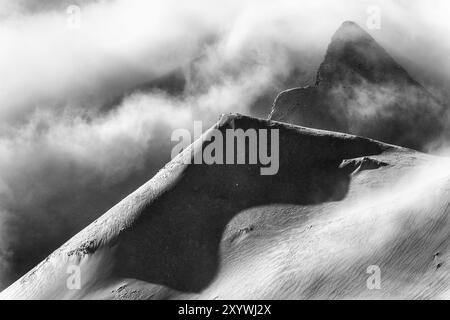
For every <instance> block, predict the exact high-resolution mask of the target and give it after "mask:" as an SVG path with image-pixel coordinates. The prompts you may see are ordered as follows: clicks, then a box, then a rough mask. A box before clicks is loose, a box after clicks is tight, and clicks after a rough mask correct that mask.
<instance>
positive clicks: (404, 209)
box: [0, 115, 450, 299]
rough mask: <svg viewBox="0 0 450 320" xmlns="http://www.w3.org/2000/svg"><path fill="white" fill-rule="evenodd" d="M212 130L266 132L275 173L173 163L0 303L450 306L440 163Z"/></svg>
mask: <svg viewBox="0 0 450 320" xmlns="http://www.w3.org/2000/svg"><path fill="white" fill-rule="evenodd" d="M215 128H218V129H219V130H225V129H227V128H242V129H244V130H245V129H248V128H267V129H270V128H277V129H279V130H280V169H279V173H278V174H277V175H274V176H261V175H260V171H259V169H260V165H186V164H183V163H182V161H181V157H182V156H183V155H180V156H179V157H177V158H175V159H174V160H172V161H171V162H170V163H168V164H167V165H166V166H165V167H164V168H163V169H162V170H161V171H160V172H159V173H158V174H157V175H156V176H155V177H154V178H152V179H151V180H150V181H148V182H147V183H146V184H144V185H143V186H142V187H140V188H139V189H138V190H136V191H135V192H134V193H132V194H130V195H129V196H128V197H126V198H125V199H124V200H122V201H121V202H120V203H119V204H117V205H116V206H114V207H113V208H112V209H110V210H109V211H108V212H106V213H105V214H104V215H103V216H102V217H100V218H99V219H98V220H96V221H95V222H94V223H92V224H91V225H89V226H88V227H87V228H85V229H84V230H82V231H81V232H80V233H79V234H77V235H76V236H74V237H73V238H72V239H70V240H68V241H67V243H65V244H64V245H63V246H62V247H61V248H59V249H58V250H56V251H55V252H54V253H53V254H51V255H50V256H49V257H48V258H46V259H45V260H44V261H42V262H41V263H40V264H39V265H38V266H36V267H35V268H34V269H32V270H31V271H30V272H28V273H27V274H26V275H24V276H23V277H22V278H21V279H19V280H18V281H16V282H15V283H14V284H12V285H11V286H10V287H9V288H7V289H6V290H4V291H3V292H1V293H0V298H1V299H180V298H187V299H198V298H201V299H238V298H239V299H240V298H242V299H317V298H331V299H344V298H352V299H354V298H356V299H359V298H383V299H389V298H401V299H404V298H450V291H449V289H450V286H449V284H450V283H449V280H450V278H449V274H450V273H449V264H448V262H449V244H450V237H449V233H450V224H449V219H448V213H449V201H450V164H449V163H448V161H447V160H445V159H440V158H437V157H434V156H429V155H426V154H423V153H420V152H416V151H413V150H410V149H405V148H401V147H396V146H392V145H387V144H383V143H380V142H377V141H374V140H370V139H366V138H360V137H356V136H352V135H347V134H340V133H333V132H328V131H321V130H315V129H308V128H304V127H298V126H294V125H288V124H284V123H280V122H275V121H269V120H260V119H254V118H249V117H245V116H240V115H227V116H223V117H222V118H221V119H220V121H219V122H218V123H217V124H216V125H215ZM210 134H211V131H210V130H209V131H207V132H205V133H204V135H203V139H204V140H207V137H208V136H209V135H210ZM205 145H206V143H203V144H202V141H201V140H198V141H196V142H195V143H194V144H193V145H191V146H190V147H189V148H187V149H186V150H185V151H184V152H185V153H188V152H190V151H191V150H193V151H194V153H195V152H200V151H201V150H202V148H204V147H205ZM73 265H75V266H79V267H80V268H81V269H80V270H81V273H80V275H81V288H80V289H75V290H70V289H68V287H67V281H68V278H69V277H70V272H69V273H68V271H70V270H72V269H71V266H73ZM374 265H375V266H378V267H379V270H380V285H381V286H380V289H373V290H371V289H369V288H368V287H367V285H366V283H367V280H368V279H369V277H370V276H371V274H368V273H367V270H368V268H369V267H370V266H374ZM369 270H370V268H369Z"/></svg>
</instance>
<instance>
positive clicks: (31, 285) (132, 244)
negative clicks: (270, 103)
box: [2, 115, 400, 298]
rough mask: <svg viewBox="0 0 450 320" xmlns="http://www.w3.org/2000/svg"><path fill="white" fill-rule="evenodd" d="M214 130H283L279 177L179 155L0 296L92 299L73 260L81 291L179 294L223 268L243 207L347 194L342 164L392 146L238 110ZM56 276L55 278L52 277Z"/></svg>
mask: <svg viewBox="0 0 450 320" xmlns="http://www.w3.org/2000/svg"><path fill="white" fill-rule="evenodd" d="M216 128H218V129H219V130H221V131H223V130H226V129H227V128H241V129H244V130H245V129H248V128H254V129H258V128H261V129H278V130H279V132H280V148H279V150H280V167H279V172H278V174H277V175H274V176H262V175H260V170H259V169H260V165H185V164H183V163H181V158H180V157H178V158H175V159H174V160H172V161H171V162H170V163H169V164H168V165H166V167H165V168H164V169H162V170H161V171H160V172H159V173H158V174H157V175H156V176H155V177H154V178H153V179H151V180H150V181H149V182H148V183H146V184H145V185H144V186H142V187H141V188H139V189H138V190H137V191H135V192H134V193H133V194H131V195H130V196H128V197H127V198H126V199H124V200H123V201H122V202H120V203H119V204H118V205H116V206H115V207H114V208H112V209H111V210H110V211H108V212H107V213H106V214H105V215H104V216H102V217H101V218H99V219H98V220H97V221H95V222H94V223H93V224H91V225H90V226H89V227H87V228H86V229H85V230H83V231H81V232H80V233H79V234H78V235H77V236H75V237H74V238H72V239H71V240H69V241H68V242H67V243H66V244H65V245H63V246H62V247H61V248H60V249H59V250H57V251H56V252H55V253H53V254H52V255H51V256H50V257H49V258H47V259H46V260H45V261H44V262H43V263H41V264H40V265H39V266H37V267H36V268H35V269H33V270H32V271H30V272H29V273H28V274H27V275H25V276H24V277H23V278H22V279H20V280H18V281H17V282H16V283H15V284H13V285H12V286H11V287H10V288H9V289H7V290H5V291H4V292H3V293H2V297H5V296H6V297H14V298H17V297H34V298H36V297H54V296H56V297H59V298H61V297H66V296H67V294H69V295H70V294H75V295H77V297H86V295H88V294H90V293H92V292H91V291H89V290H91V289H86V291H79V292H74V293H71V292H67V290H66V289H65V287H64V285H65V279H66V273H65V271H66V270H65V268H66V265H67V264H68V263H72V264H73V263H75V264H79V265H81V266H82V269H84V270H85V271H84V275H85V276H84V280H83V281H85V282H86V284H85V286H84V288H90V287H89V285H93V283H94V284H95V283H98V282H102V281H112V280H113V279H124V278H133V279H137V280H140V281H145V282H146V283H152V284H158V285H164V286H166V287H169V288H172V289H176V290H178V291H182V292H200V291H201V290H203V289H204V288H206V287H207V286H208V285H209V284H210V283H211V281H212V280H213V279H214V277H215V276H216V274H217V272H218V270H219V267H220V265H219V260H220V259H219V245H220V242H221V240H222V236H223V232H224V230H225V228H226V226H227V224H228V223H229V222H230V220H231V219H233V217H234V216H235V215H237V214H238V213H239V212H240V211H242V210H244V209H247V208H251V207H255V206H259V205H264V204H271V203H288V204H289V203H291V204H298V205H311V204H320V203H324V202H329V201H338V200H341V199H343V198H344V197H345V195H346V193H347V192H348V187H349V183H350V175H349V174H350V173H349V172H348V170H346V169H345V168H341V167H340V164H341V163H342V161H343V160H344V159H349V158H355V157H361V156H367V155H375V154H380V153H382V152H383V151H385V150H388V149H394V148H395V147H392V146H388V145H384V144H382V143H379V142H376V141H372V140H369V139H364V138H359V137H355V136H350V135H344V134H338V133H331V132H325V131H319V130H313V129H307V128H302V127H296V126H290V125H286V124H282V123H277V122H270V121H266V120H258V119H253V118H249V117H244V116H238V115H231V116H225V117H223V118H222V119H221V120H220V122H219V123H218V124H217V125H216ZM209 134H210V131H208V132H206V133H205V134H204V135H203V138H204V139H208V136H209ZM206 144H207V142H205V143H203V146H201V145H200V144H199V142H197V143H194V144H193V145H191V146H190V147H189V148H188V149H186V150H185V152H190V151H191V150H192V149H193V150H194V152H199V151H200V150H201V149H200V147H202V149H203V148H204V147H205V145H206ZM399 150H400V149H399ZM99 260H101V261H100V262H98V261H99ZM99 273H100V275H99ZM50 275H51V277H52V279H56V280H54V281H48V280H46V279H47V278H48V277H49V276H50ZM61 279H63V280H61ZM43 284H44V285H43ZM55 288H58V289H55ZM36 292H37V293H36ZM55 292H57V294H55Z"/></svg>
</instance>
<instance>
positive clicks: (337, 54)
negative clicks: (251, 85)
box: [269, 22, 444, 150]
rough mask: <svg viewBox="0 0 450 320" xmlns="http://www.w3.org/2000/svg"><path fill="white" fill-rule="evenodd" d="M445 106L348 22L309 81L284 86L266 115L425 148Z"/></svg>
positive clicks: (439, 129)
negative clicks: (306, 84) (309, 83)
mask: <svg viewBox="0 0 450 320" xmlns="http://www.w3.org/2000/svg"><path fill="white" fill-rule="evenodd" d="M443 115H444V106H443V105H442V104H440V102H439V101H437V100H436V99H435V98H434V97H433V96H432V95H431V94H429V93H428V91H427V90H426V89H425V88H423V87H422V86H421V85H420V84H419V83H417V82H416V81H415V80H414V79H412V78H411V76H410V75H409V74H408V73H407V72H406V71H405V70H404V69H403V68H402V67H401V66H399V65H398V64H397V63H396V62H395V61H394V59H392V57H390V56H389V54H388V53H387V52H386V51H385V50H384V49H383V48H382V47H381V46H380V45H379V44H378V43H377V42H376V41H375V40H374V39H373V38H372V37H371V36H370V35H369V34H368V33H367V32H365V31H364V30H363V29H361V28H360V27H359V26H358V25H357V24H355V23H353V22H344V24H343V25H342V26H341V27H340V28H339V29H338V31H337V32H336V33H335V34H334V36H333V38H332V41H331V43H330V45H329V47H328V50H327V53H326V55H325V59H324V61H323V63H322V64H321V65H320V67H319V70H318V72H317V78H316V83H315V85H314V86H311V87H306V88H294V89H290V90H287V91H284V92H282V93H280V94H279V95H278V97H277V98H276V100H275V102H274V105H273V109H272V112H271V114H270V115H269V119H272V120H277V121H283V122H289V123H293V124H298V125H303V126H308V127H313V128H319V129H327V130H332V131H341V132H347V133H352V134H357V135H361V136H366V137H369V138H373V139H377V140H381V141H384V142H388V143H392V144H396V145H401V146H405V147H409V148H414V149H419V150H425V149H426V148H427V145H428V143H430V142H431V141H433V140H434V139H435V138H436V137H437V136H438V135H439V134H441V133H442V131H443V129H442V125H441V123H442V117H443Z"/></svg>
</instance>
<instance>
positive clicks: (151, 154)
mask: <svg viewBox="0 0 450 320" xmlns="http://www.w3.org/2000/svg"><path fill="white" fill-rule="evenodd" d="M428 3H429V2H428V1H420V0H417V1H406V0H398V1H382V0H378V1H357V0H351V1H346V2H345V4H343V3H341V2H336V1H331V0H319V1H276V2H273V1H265V0H263V1H256V0H254V1H250V0H249V1H226V4H224V3H218V2H217V1H206V0H193V1H189V2H180V1H175V0H168V1H167V0H164V1H160V0H150V1H144V0H110V1H89V0H83V1H81V0H77V1H65V0H64V1H53V0H19V1H14V0H0V83H1V87H0V289H4V288H6V287H7V286H8V285H10V284H11V283H13V282H14V281H15V280H17V279H18V278H20V277H21V276H22V275H23V274H25V273H26V272H27V271H28V270H30V269H31V268H32V267H34V266H35V265H36V264H37V263H38V262H39V261H41V260H43V259H44V258H45V257H46V256H47V255H48V254H50V253H51V252H52V251H53V250H55V249H57V248H58V247H60V245H62V244H63V243H64V242H65V241H67V240H68V239H69V238H70V237H71V236H73V235H75V234H76V233H77V232H79V231H80V230H81V229H83V228H84V227H86V226H87V225H89V224H90V223H91V222H92V221H94V220H95V219H96V218H98V217H99V216H100V215H101V214H102V213H104V212H105V211H107V210H108V209H109V208H111V207H113V206H114V205H115V204H116V203H118V202H119V201H120V200H121V199H123V198H124V197H125V196H126V195H128V194H129V193H130V192H132V191H134V190H135V189H136V188H138V187H139V186H140V185H142V184H143V183H144V182H146V181H147V180H149V179H150V178H151V177H152V176H154V174H155V173H156V172H157V171H158V170H159V169H160V168H161V167H162V166H163V165H164V164H165V163H167V162H168V161H170V151H171V147H172V144H171V141H170V135H171V133H172V131H173V130H174V129H177V128H183V127H185V128H187V129H191V128H192V122H193V121H194V120H201V121H203V122H204V124H205V126H204V127H205V128H206V127H208V126H211V125H213V124H214V123H216V121H217V120H218V119H219V116H220V114H222V113H228V112H237V113H243V114H247V115H251V116H258V117H262V118H266V117H267V115H268V114H269V113H270V112H271V108H272V103H273V101H274V99H275V97H276V96H277V95H278V93H279V92H281V91H283V90H286V89H289V88H294V87H304V86H308V85H309V86H314V84H315V82H316V73H317V70H318V69H319V68H320V66H321V63H322V62H323V61H324V60H325V61H329V60H327V48H328V45H329V44H330V42H331V41H332V36H333V34H335V32H336V30H338V29H339V27H340V26H341V25H342V23H343V22H344V21H348V20H350V21H354V22H356V23H357V24H358V25H359V26H360V27H361V28H362V29H364V30H365V31H364V32H368V33H369V34H370V37H373V39H374V41H376V42H377V43H378V44H379V45H380V46H381V47H382V48H384V49H383V50H385V51H386V54H387V55H389V56H390V57H392V59H393V61H395V62H396V64H397V65H398V66H401V68H402V70H404V73H403V71H401V72H400V73H401V77H403V78H404V79H408V80H407V81H413V82H414V85H413V88H414V91H416V89H417V91H419V95H420V96H421V97H423V96H424V95H425V93H424V92H427V95H426V98H424V99H426V100H427V104H428V101H430V99H431V100H433V102H432V103H431V104H432V105H435V106H436V107H434V106H433V107H431V108H432V110H433V111H432V112H430V113H428V112H427V113H426V114H422V117H423V118H424V119H420V120H421V121H422V120H423V121H425V122H423V125H422V127H420V123H421V122H418V128H417V130H418V131H417V132H416V133H414V134H413V135H411V136H407V137H404V138H401V139H400V138H399V137H398V140H396V139H393V140H391V139H389V137H388V135H389V136H391V137H392V132H377V131H376V130H372V129H373V128H371V127H370V126H369V127H367V126H365V123H364V122H361V123H360V122H358V123H355V122H349V121H350V120H352V119H354V117H355V114H353V113H352V114H350V115H347V114H345V113H344V114H340V115H339V116H340V117H344V120H345V121H344V123H345V124H346V125H345V126H333V127H329V128H326V129H333V130H338V131H345V132H351V133H355V134H363V135H368V136H369V137H370V138H376V139H381V140H383V141H386V142H390V143H398V144H401V145H402V146H408V147H414V148H417V149H421V150H425V151H430V150H431V151H433V152H434V153H446V150H447V149H446V145H447V141H446V136H445V135H443V134H441V133H443V132H445V130H444V129H445V125H446V122H447V117H448V114H447V111H446V106H448V101H449V95H448V90H447V89H448V88H449V87H450V72H449V71H450V56H449V52H450V40H449V38H448V34H449V32H450V23H449V19H448V17H447V16H446V15H447V12H449V11H450V10H449V2H448V1H446V0H436V1H434V2H433V5H432V6H430V5H428ZM73 5H75V6H78V7H79V8H80V12H79V13H80V15H79V16H76V17H74V15H73V14H74V13H73V11H70V10H69V11H68V8H69V7H70V6H73ZM373 6H375V7H376V8H378V9H379V10H380V11H379V13H380V18H381V20H380V21H381V24H380V28H379V29H377V28H376V29H369V28H368V24H367V21H368V19H369V18H370V16H371V14H373V12H372V11H371V10H370V8H371V7H373ZM371 12H372V13H371ZM74 18H76V19H78V18H79V21H78V22H79V25H75V26H74V25H71V21H72V22H73V20H72V19H74ZM369 51H370V52H372V51H371V50H369ZM328 52H329V51H328ZM328 58H330V57H328ZM330 59H331V58H330ZM335 61H336V60H335ZM322 70H323V68H322ZM332 72H333V77H337V74H339V73H340V72H341V71H340V70H336V69H335V70H332ZM325 74H326V73H325ZM325 74H324V77H325V79H327V78H328V79H331V78H330V77H331V76H330V75H328V76H325ZM406 74H407V75H408V76H406ZM381 76H385V74H384V72H383V74H382V75H381ZM410 79H413V80H410ZM333 81H335V79H333ZM405 81H406V80H405ZM337 89H339V88H337ZM391 91H392V87H391V86H382V88H381V91H379V90H377V91H376V92H375V93H374V92H371V91H367V90H366V91H362V92H365V94H364V95H363V96H358V97H357V99H356V102H357V103H356V104H355V105H358V103H360V102H361V100H362V101H369V102H372V103H368V104H365V106H366V109H364V115H367V114H368V115H373V114H380V115H381V119H382V120H383V119H389V115H388V114H386V113H384V110H381V111H380V110H379V109H376V110H375V108H378V107H379V104H378V103H377V104H376V105H375V104H373V101H381V100H383V99H384V98H385V96H383V95H391V94H392V92H391ZM358 92H360V91H359V90H358ZM380 92H381V94H382V96H380ZM346 94H348V91H346ZM428 94H429V96H428ZM374 95H375V99H372V97H373V96H374ZM415 96H416V92H413V94H412V95H411V98H412V99H413V98H415ZM429 97H433V98H429ZM434 101H436V102H434ZM421 105H422V104H421ZM326 110H328V109H326ZM443 110H444V111H443ZM421 111H422V110H421V109H419V110H418V112H421ZM380 112H381V113H380ZM360 116H361V115H359V114H358V115H357V118H358V119H361V117H360ZM352 117H353V118H352ZM408 117H413V118H414V117H415V115H413V114H410V113H408ZM401 118H402V116H401V115H399V116H398V117H397V114H395V116H394V119H401ZM278 120H282V121H284V119H282V118H279V119H278ZM380 121H381V120H380ZM294 122H295V121H294ZM382 122H383V123H385V122H384V120H383V121H382ZM434 122H435V125H432V123H434ZM348 123H351V124H352V126H349V125H348ZM304 125H309V123H308V124H304ZM394 125H395V126H396V125H397V123H395V124H394ZM409 125H411V122H408V126H406V127H405V128H404V129H402V132H405V131H407V132H411V130H410V129H411V128H410V127H409ZM354 126H356V127H354ZM312 127H323V128H325V126H318V125H312ZM376 127H377V128H379V126H378V125H377V126H376ZM391 127H392V126H391ZM392 128H393V127H392ZM441 129H442V130H441ZM393 130H394V128H393ZM428 131H430V132H428ZM382 134H386V139H385V138H384V136H383V135H382ZM422 134H423V136H422ZM363 155H365V154H361V156H363ZM358 156H359V155H358ZM340 160H343V159H340Z"/></svg>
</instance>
